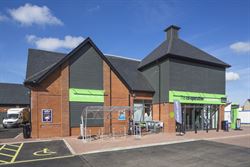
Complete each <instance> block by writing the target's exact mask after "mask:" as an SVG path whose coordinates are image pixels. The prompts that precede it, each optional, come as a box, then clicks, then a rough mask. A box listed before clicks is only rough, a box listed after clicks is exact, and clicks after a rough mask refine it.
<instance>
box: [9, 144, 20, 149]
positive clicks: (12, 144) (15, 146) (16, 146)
mask: <svg viewBox="0 0 250 167" xmlns="http://www.w3.org/2000/svg"><path fill="white" fill-rule="evenodd" d="M8 146H12V147H16V148H19V146H17V145H14V144H8Z"/></svg>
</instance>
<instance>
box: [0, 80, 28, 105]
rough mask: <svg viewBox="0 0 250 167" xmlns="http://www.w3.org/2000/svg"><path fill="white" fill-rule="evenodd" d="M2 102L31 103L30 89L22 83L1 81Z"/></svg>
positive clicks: (5, 103)
mask: <svg viewBox="0 0 250 167" xmlns="http://www.w3.org/2000/svg"><path fill="white" fill-rule="evenodd" d="M0 104H1V105H11V104H16V105H21V104H23V105H27V104H30V94H29V89H28V88H26V87H24V85H22V84H13V83H0Z"/></svg>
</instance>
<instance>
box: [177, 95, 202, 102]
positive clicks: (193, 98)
mask: <svg viewBox="0 0 250 167" xmlns="http://www.w3.org/2000/svg"><path fill="white" fill-rule="evenodd" d="M182 99H183V100H192V101H194V100H199V101H201V100H204V98H203V97H193V96H182Z"/></svg>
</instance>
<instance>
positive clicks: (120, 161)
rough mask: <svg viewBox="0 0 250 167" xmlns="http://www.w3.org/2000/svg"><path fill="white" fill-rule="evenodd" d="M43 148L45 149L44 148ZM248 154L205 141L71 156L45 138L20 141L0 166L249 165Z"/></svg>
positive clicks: (174, 166) (180, 166)
mask: <svg viewBox="0 0 250 167" xmlns="http://www.w3.org/2000/svg"><path fill="white" fill-rule="evenodd" d="M17 145H19V144H17ZM44 147H46V148H48V150H47V151H46V150H44ZM0 148H1V146H0ZM27 149H28V151H27ZM30 149H31V150H30ZM37 150H42V152H40V153H42V154H46V153H48V152H50V153H51V152H52V154H50V155H47V156H41V157H40V158H37V157H36V156H34V153H35V152H37ZM53 152H56V153H55V154H53ZM38 155H39V154H38ZM249 157H250V149H249V148H247V147H240V146H235V145H228V144H224V143H218V142H214V141H205V140H199V141H192V142H183V143H178V144H169V145H161V146H151V147H143V148H137V149H127V150H120V151H109V152H102V153H94V154H83V155H71V154H70V151H69V150H68V149H67V148H66V145H65V144H64V143H63V141H48V142H40V143H39V142H36V143H24V144H23V146H22V149H21V150H20V153H19V154H18V155H17V157H16V160H15V162H14V163H8V164H5V165H4V164H3V166H14V167H21V166H34V167H36V166H39V167H43V166H44V167H45V166H50V167H58V166H60V167H64V166H65V167H105V166H108V167H118V166H119V167H134V166H135V167H148V166H155V167H183V166H187V167H191V166H199V167H200V166H203V167H218V166H220V167H226V166H228V167H233V166H239V167H249V164H250V158H249Z"/></svg>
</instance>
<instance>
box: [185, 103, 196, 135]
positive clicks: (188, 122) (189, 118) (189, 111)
mask: <svg viewBox="0 0 250 167" xmlns="http://www.w3.org/2000/svg"><path fill="white" fill-rule="evenodd" d="M184 115H185V117H184V124H185V129H186V130H187V131H189V130H193V129H194V127H193V125H194V124H193V122H194V119H193V117H194V111H193V108H185V111H184Z"/></svg>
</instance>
